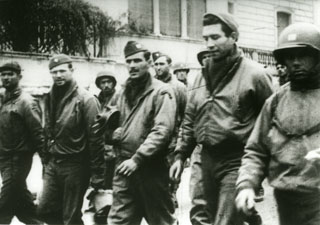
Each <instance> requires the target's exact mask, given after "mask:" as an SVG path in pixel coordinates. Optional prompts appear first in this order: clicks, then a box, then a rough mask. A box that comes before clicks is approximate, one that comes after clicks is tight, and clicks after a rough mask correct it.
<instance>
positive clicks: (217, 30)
mask: <svg viewBox="0 0 320 225" xmlns="http://www.w3.org/2000/svg"><path fill="white" fill-rule="evenodd" d="M215 34H220V35H224V32H223V30H222V26H221V24H220V23H217V24H211V25H207V26H203V29H202V36H210V35H215Z"/></svg>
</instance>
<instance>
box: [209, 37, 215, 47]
mask: <svg viewBox="0 0 320 225" xmlns="http://www.w3.org/2000/svg"><path fill="white" fill-rule="evenodd" d="M207 47H208V48H210V49H212V48H214V47H215V41H214V40H212V39H211V38H208V40H207Z"/></svg>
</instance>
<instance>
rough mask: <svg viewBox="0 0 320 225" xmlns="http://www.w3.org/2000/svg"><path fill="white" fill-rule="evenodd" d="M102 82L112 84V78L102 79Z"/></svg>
mask: <svg viewBox="0 0 320 225" xmlns="http://www.w3.org/2000/svg"><path fill="white" fill-rule="evenodd" d="M100 82H112V80H111V78H110V77H102V78H101V79H100Z"/></svg>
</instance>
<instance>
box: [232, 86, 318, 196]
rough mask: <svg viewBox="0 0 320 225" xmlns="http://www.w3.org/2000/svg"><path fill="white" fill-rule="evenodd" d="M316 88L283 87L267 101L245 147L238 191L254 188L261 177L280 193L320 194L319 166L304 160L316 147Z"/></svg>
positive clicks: (316, 163) (260, 180)
mask: <svg viewBox="0 0 320 225" xmlns="http://www.w3.org/2000/svg"><path fill="white" fill-rule="evenodd" d="M319 99H320V89H314V90H307V91H303V92H302V91H292V90H290V86H289V85H286V86H285V87H283V88H281V89H280V90H279V91H278V92H277V93H276V94H274V95H273V96H272V97H271V98H270V99H268V100H267V102H266V104H265V105H264V107H263V109H262V111H261V114H260V116H259V118H258V120H257V123H256V125H255V127H254V130H253V132H252V134H251V136H250V138H249V140H248V143H247V146H246V148H245V155H244V157H243V159H242V166H241V168H240V170H239V178H238V181H237V187H238V189H243V188H257V187H258V185H259V184H260V183H261V182H262V180H263V179H264V177H265V176H268V179H269V182H270V184H271V185H272V186H273V187H275V188H277V189H280V190H294V191H300V192H315V191H320V164H319V163H318V162H315V161H307V160H306V159H305V158H304V157H305V156H306V154H307V153H308V152H309V151H311V150H314V149H317V148H319V147H320V138H319V137H320V114H319V112H320V105H319Z"/></svg>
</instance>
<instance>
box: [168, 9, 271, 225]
mask: <svg viewBox="0 0 320 225" xmlns="http://www.w3.org/2000/svg"><path fill="white" fill-rule="evenodd" d="M238 36H239V31H238V25H237V23H236V21H235V19H234V17H233V16H232V15H230V14H222V13H217V14H213V13H207V14H205V15H204V17H203V37H204V39H205V41H206V44H207V47H208V48H209V49H210V53H211V55H210V58H209V59H208V60H207V61H206V64H205V66H204V67H203V69H202V74H201V75H200V76H198V77H197V78H196V80H195V82H194V85H193V87H192V88H191V89H190V94H189V96H188V102H187V107H186V111H185V117H184V120H183V122H182V126H181V129H180V134H179V139H178V143H177V147H176V149H175V152H176V156H175V163H174V164H173V166H172V167H171V169H170V176H171V177H172V178H173V179H178V178H179V177H180V176H181V173H182V170H183V164H184V161H185V159H186V158H187V157H189V156H190V154H191V153H192V151H193V149H194V148H195V147H196V146H197V145H198V144H201V145H202V150H201V167H202V175H203V184H204V193H205V197H206V200H207V203H208V208H209V212H208V213H209V215H210V220H209V221H206V223H205V222H203V224H214V225H230V224H243V221H242V218H240V215H239V214H238V213H237V211H236V208H235V204H234V198H235V194H236V192H235V181H236V179H237V176H238V169H239V167H240V165H241V157H242V155H243V150H244V145H245V143H246V141H247V138H248V136H249V134H250V132H251V131H252V128H253V126H254V123H255V120H256V118H257V115H258V114H259V112H260V109H261V107H262V105H263V104H264V101H265V100H266V99H267V98H268V97H269V96H270V95H271V94H272V85H271V81H270V78H269V77H267V75H266V74H265V70H264V69H263V67H262V66H261V65H259V64H257V63H256V62H254V61H252V60H250V59H246V58H244V56H243V54H241V52H240V51H239V49H238V47H237V45H236V42H237V40H238ZM257 218H258V217H257ZM257 222H259V221H257ZM260 222H261V221H260Z"/></svg>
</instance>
